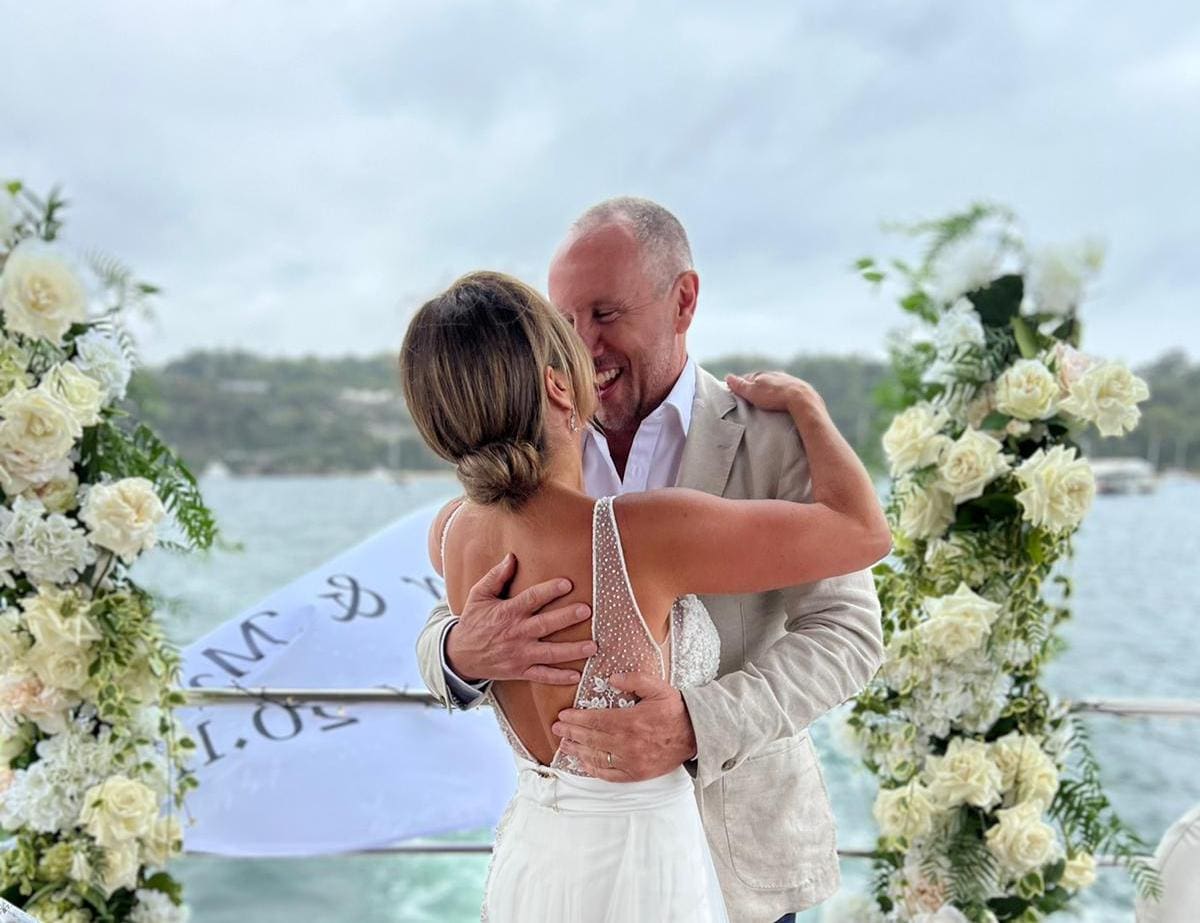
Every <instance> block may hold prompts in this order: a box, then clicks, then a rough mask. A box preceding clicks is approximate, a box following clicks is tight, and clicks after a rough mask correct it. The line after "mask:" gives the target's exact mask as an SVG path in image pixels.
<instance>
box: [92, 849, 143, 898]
mask: <svg viewBox="0 0 1200 923" xmlns="http://www.w3.org/2000/svg"><path fill="white" fill-rule="evenodd" d="M140 866H141V863H140V862H139V860H138V844H137V841H136V840H122V841H121V842H119V843H114V844H113V845H112V846H107V847H105V849H104V875H103V876H102V878H101V885H102V888H103V891H104V896H105V897H112V894H113V892H114V891H116V890H117V889H118V888H128V889H129V890H130V891H132V890H134V889H135V888H136V887H137V879H138V869H139V868H140Z"/></svg>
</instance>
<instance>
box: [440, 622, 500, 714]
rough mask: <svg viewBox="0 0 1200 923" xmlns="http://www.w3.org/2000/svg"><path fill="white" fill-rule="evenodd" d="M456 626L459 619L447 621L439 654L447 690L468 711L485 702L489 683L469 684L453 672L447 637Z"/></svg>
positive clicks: (460, 706)
mask: <svg viewBox="0 0 1200 923" xmlns="http://www.w3.org/2000/svg"><path fill="white" fill-rule="evenodd" d="M456 624H458V619H448V620H447V621H446V626H445V627H444V628H443V629H442V637H441V638H440V639H439V640H438V652H439V653H440V655H441V658H442V674H443V675H444V676H445V677H446V689H447V691H449V693H450V698H451V699H453V700H454V704H455V705H456V706H458V707H459V708H462V709H467V708H473V707H474V706H476V705H478V704H479V703H480V702H481V701H482V700H483V694H484V692H485V691H486V690H487V685H488V681H487V680H486V679H485V680H481V681H480V682H478V683H468V682H467V681H466V680H465V679H463V678H462V677H461V676H459V675H458V674H457V673H455V672H454V671H453V670H451V669H450V665H449V664H448V663H446V635H447V633H448V632H449V631H450V629H451V628H453V627H454V626H455V625H456Z"/></svg>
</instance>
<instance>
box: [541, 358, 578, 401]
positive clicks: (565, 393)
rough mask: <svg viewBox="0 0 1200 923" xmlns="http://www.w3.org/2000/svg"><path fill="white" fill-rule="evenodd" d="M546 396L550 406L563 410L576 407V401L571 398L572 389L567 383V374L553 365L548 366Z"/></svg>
mask: <svg viewBox="0 0 1200 923" xmlns="http://www.w3.org/2000/svg"><path fill="white" fill-rule="evenodd" d="M545 377H546V397H547V398H548V399H549V401H550V406H552V407H557V408H558V409H560V410H563V411H571V410H574V409H575V401H574V400H572V398H571V389H570V387H568V385H567V376H566V375H564V374H563V373H562V372H560V371H559V370H558V369H556V368H554V367H553V366H550V365H548V366H546V376H545Z"/></svg>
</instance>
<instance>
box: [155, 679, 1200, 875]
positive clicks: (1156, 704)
mask: <svg viewBox="0 0 1200 923" xmlns="http://www.w3.org/2000/svg"><path fill="white" fill-rule="evenodd" d="M177 691H179V692H181V693H182V694H183V696H184V698H185V699H186V700H187V704H188V705H197V706H207V705H238V704H242V703H245V702H247V701H255V702H264V701H266V702H276V703H279V704H282V705H302V704H305V703H307V702H327V703H336V704H343V705H349V704H356V705H357V704H400V705H424V706H429V707H439V708H440V707H442V703H440V702H439V701H438V700H437V699H436V698H434V697H433V696H432V695H430V694H429V693H428V692H414V691H412V690H408V689H397V688H395V687H384V688H376V689H288V688H279V687H267V686H259V687H257V688H255V687H250V686H237V687H232V688H220V689H179V690H177ZM1070 709H1071V711H1073V712H1076V713H1079V714H1088V715H1111V716H1113V717H1121V718H1134V717H1143V718H1200V701H1197V700H1194V699H1102V698H1088V699H1079V700H1076V701H1073V702H1071V704H1070ZM491 851H492V844H491V843H428V844H423V843H405V844H400V845H396V846H379V847H374V848H371V849H357V850H350V851H347V852H344V853H337V854H336V855H338V856H347V857H354V856H377V855H392V856H396V855H402V856H403V855H407V856H437V855H452V856H460V855H485V854H487V853H490V852H491ZM187 854H188V855H189V856H197V857H211V858H228V857H226V856H223V855H222V854H220V853H206V852H193V851H188V853H187ZM873 856H874V852H873V851H872V850H870V849H858V848H845V849H838V857H839V858H841V859H870V858H872V857H873ZM310 858H311V857H310ZM1096 863H1097V864H1098V865H1102V866H1115V865H1117V864H1118V863H1117V860H1116V859H1115V858H1114V857H1113V856H1106V855H1098V856H1096Z"/></svg>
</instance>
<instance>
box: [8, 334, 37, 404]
mask: <svg viewBox="0 0 1200 923" xmlns="http://www.w3.org/2000/svg"><path fill="white" fill-rule="evenodd" d="M31 358H32V353H30V351H29V348H28V347H27V346H23V345H22V344H20V343H18V342H17V341H16V340H13V339H11V338H9V337H6V336H0V397H2V396H4V395H5V394H8V392H9V391H12V390H13V389H14V388H16V389H18V390H22V391H24V390H28V389H29V388H32V387H33V385H34V377H33V373H32V372H30V371H29V360H30V359H31Z"/></svg>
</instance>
